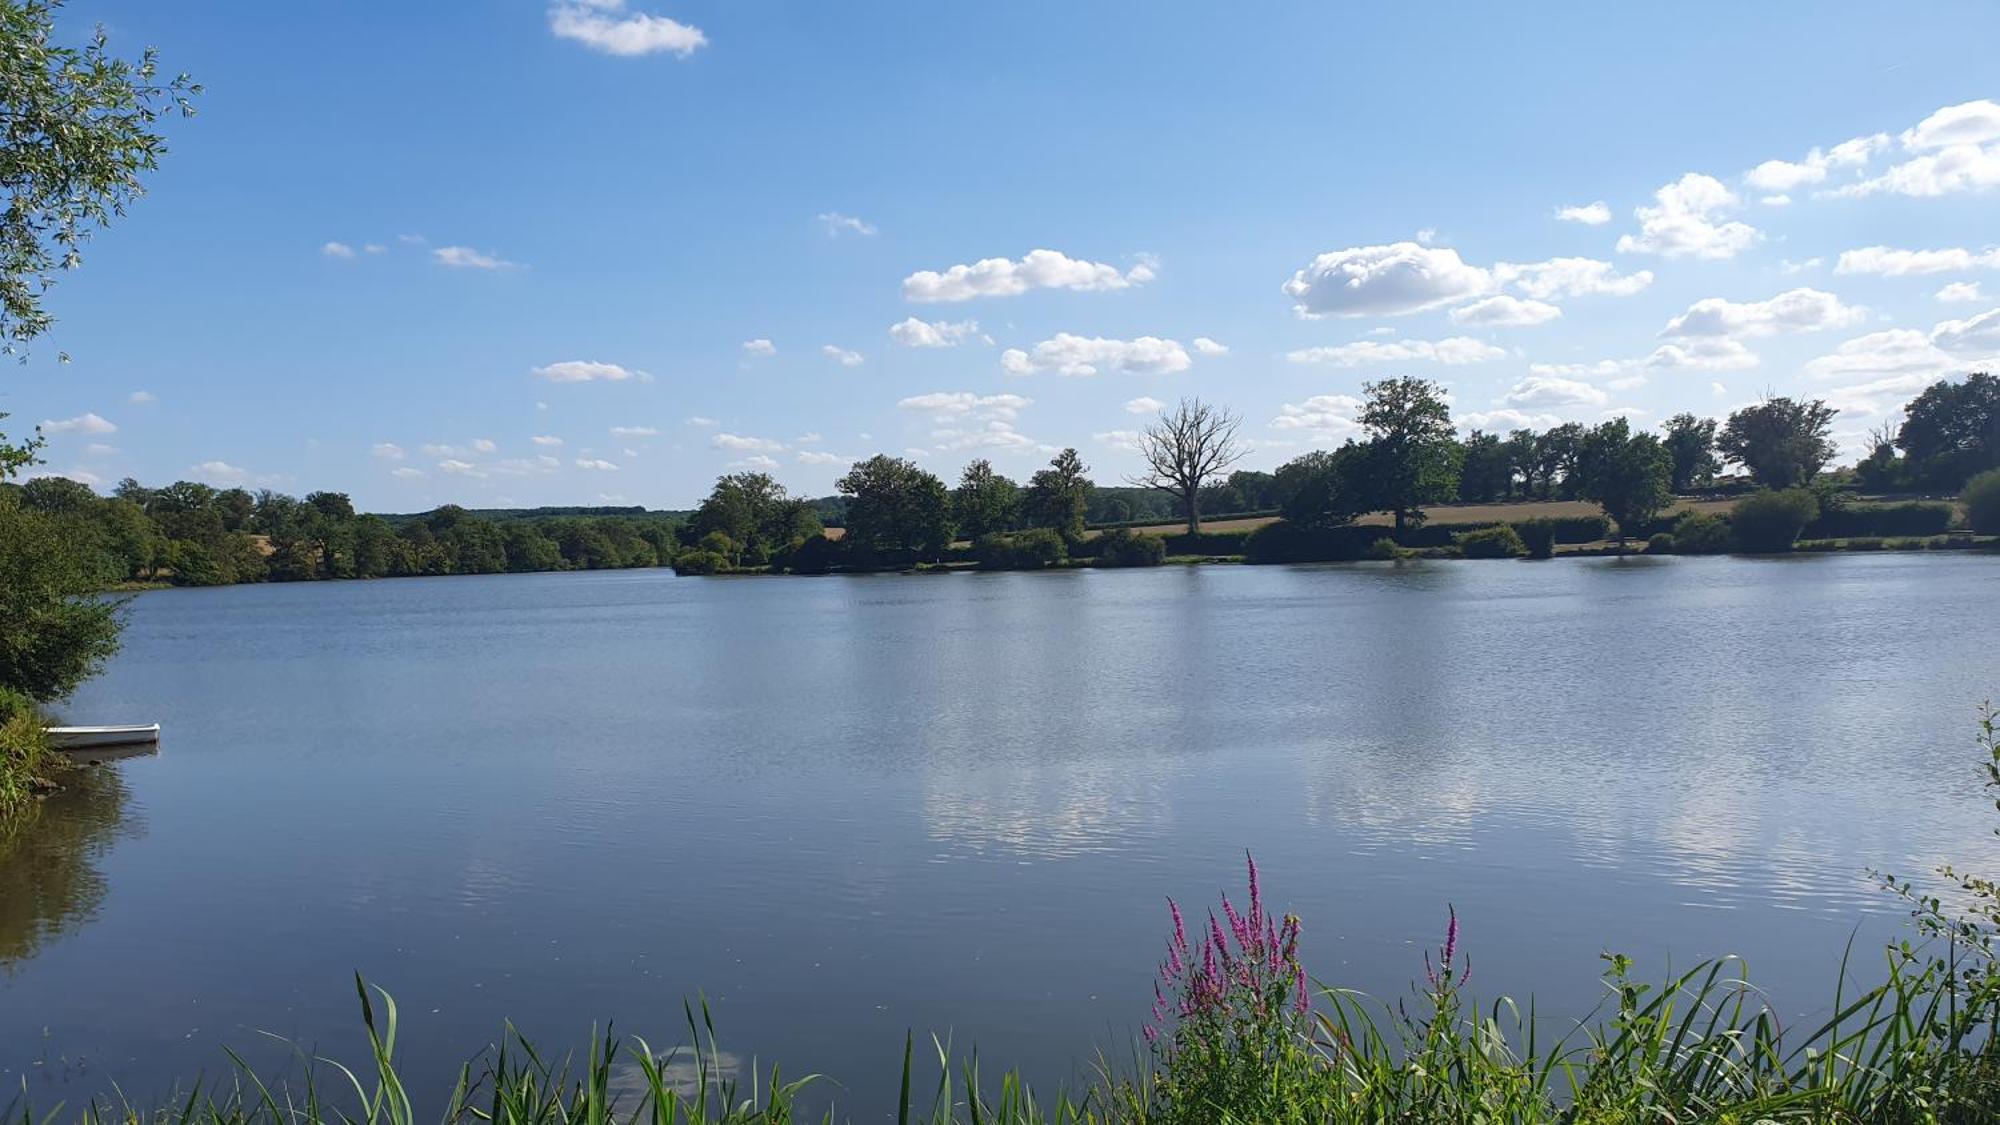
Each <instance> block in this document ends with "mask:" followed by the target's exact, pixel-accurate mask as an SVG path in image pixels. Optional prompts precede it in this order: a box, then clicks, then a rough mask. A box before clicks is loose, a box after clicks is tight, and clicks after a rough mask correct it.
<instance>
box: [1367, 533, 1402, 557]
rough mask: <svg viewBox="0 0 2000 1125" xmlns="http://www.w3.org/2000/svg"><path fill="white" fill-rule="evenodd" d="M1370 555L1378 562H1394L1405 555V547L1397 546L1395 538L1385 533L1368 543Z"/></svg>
mask: <svg viewBox="0 0 2000 1125" xmlns="http://www.w3.org/2000/svg"><path fill="white" fill-rule="evenodd" d="M1368 557H1369V558H1371V559H1373V560H1375V561H1376V562H1393V561H1395V560H1396V559H1400V558H1402V557H1403V549H1402V548H1401V547H1398V546H1396V541H1395V540H1394V539H1391V538H1389V537H1388V536H1386V535H1384V536H1383V537H1382V538H1380V539H1377V540H1376V541H1375V542H1373V543H1370V544H1368Z"/></svg>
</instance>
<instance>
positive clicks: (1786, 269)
mask: <svg viewBox="0 0 2000 1125" xmlns="http://www.w3.org/2000/svg"><path fill="white" fill-rule="evenodd" d="M1821 264H1822V263H1821V261H1820V259H1818V258H1807V259H1806V260H1805V261H1803V262H1794V261H1792V260H1791V259H1790V258H1781V259H1779V261H1778V272H1779V273H1782V274H1787V275H1790V274H1798V273H1805V272H1807V271H1809V270H1816V269H1818V268H1819V267H1820V265H1821Z"/></svg>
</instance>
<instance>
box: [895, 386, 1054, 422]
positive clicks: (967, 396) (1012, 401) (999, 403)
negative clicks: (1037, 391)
mask: <svg viewBox="0 0 2000 1125" xmlns="http://www.w3.org/2000/svg"><path fill="white" fill-rule="evenodd" d="M1034 401H1035V400H1034V399H1031V398H1027V397H1025V396H1022V395H1010V394H1001V395H979V394H974V393H972V392H971V391H932V392H931V393H930V394H925V395H912V396H910V397H909V398H906V399H903V400H901V401H899V402H897V403H896V407H897V409H899V410H911V411H915V412H917V413H919V414H929V415H931V416H932V417H935V418H939V419H957V418H983V419H984V418H991V419H1000V420H1002V421H1012V420H1013V419H1014V418H1016V417H1018V416H1019V415H1020V412H1021V411H1022V410H1024V409H1026V408H1027V407H1028V406H1030V405H1033V403H1034Z"/></svg>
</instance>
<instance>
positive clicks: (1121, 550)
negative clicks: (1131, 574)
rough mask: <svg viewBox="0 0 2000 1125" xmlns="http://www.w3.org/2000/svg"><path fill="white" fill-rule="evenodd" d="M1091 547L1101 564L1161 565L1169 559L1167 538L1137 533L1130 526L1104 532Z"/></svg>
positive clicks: (1098, 563) (1098, 562)
mask: <svg viewBox="0 0 2000 1125" xmlns="http://www.w3.org/2000/svg"><path fill="white" fill-rule="evenodd" d="M1091 547H1092V548H1093V551H1094V554H1095V556H1096V559H1097V565H1099V566H1159V565H1160V564H1161V563H1163V562H1165V561H1166V560H1167V541H1166V540H1165V539H1162V538H1160V537H1159V536H1157V535H1135V534H1133V532H1132V531H1131V529H1130V528H1123V527H1119V528H1113V529H1111V530H1109V531H1105V532H1102V533H1101V534H1099V535H1098V537H1097V538H1096V540H1095V541H1093V542H1092V543H1091Z"/></svg>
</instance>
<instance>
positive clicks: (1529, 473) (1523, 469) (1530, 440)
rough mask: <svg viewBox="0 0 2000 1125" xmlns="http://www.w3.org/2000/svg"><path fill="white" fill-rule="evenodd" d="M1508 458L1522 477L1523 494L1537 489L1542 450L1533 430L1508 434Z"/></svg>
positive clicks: (1525, 494) (1528, 493)
mask: <svg viewBox="0 0 2000 1125" xmlns="http://www.w3.org/2000/svg"><path fill="white" fill-rule="evenodd" d="M1507 460H1508V461H1509V462H1510V463H1512V465H1513V466H1514V472H1515V473H1517V474H1519V476H1520V478H1521V495H1523V496H1527V495H1530V494H1532V493H1533V492H1534V491H1535V481H1536V480H1537V479H1538V477H1539V476H1540V468H1539V466H1540V464H1541V451H1540V449H1539V442H1538V440H1537V439H1536V437H1535V431H1533V430H1515V431H1514V432H1513V433H1510V434H1508V435H1507Z"/></svg>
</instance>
